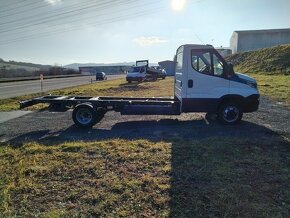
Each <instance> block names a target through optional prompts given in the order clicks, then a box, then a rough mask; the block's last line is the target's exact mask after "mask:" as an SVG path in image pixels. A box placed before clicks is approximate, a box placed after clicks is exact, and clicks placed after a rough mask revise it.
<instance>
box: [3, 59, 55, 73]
mask: <svg viewBox="0 0 290 218" xmlns="http://www.w3.org/2000/svg"><path fill="white" fill-rule="evenodd" d="M3 67H5V68H6V69H25V70H27V71H35V70H48V69H49V68H50V67H51V66H50V65H42V64H33V63H26V62H17V61H5V60H3V59H1V58H0V68H3Z"/></svg>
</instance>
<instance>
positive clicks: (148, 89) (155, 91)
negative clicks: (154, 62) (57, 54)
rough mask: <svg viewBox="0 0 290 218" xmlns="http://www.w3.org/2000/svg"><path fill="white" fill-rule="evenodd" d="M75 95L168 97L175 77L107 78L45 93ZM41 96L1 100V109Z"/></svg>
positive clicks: (36, 107)
mask: <svg viewBox="0 0 290 218" xmlns="http://www.w3.org/2000/svg"><path fill="white" fill-rule="evenodd" d="M47 94H52V95H74V96H128V97H130V96H132V97H140V96H144V97H153V96H156V97H167V96H173V94H174V93H173V77H168V78H166V79H165V80H157V81H155V82H144V83H140V84H138V83H132V84H128V83H127V82H126V81H125V79H116V80H107V81H103V82H98V83H94V84H90V85H81V86H76V87H70V88H65V89H59V90H54V91H51V92H47V93H44V95H47ZM37 96H40V93H36V94H32V95H25V96H19V97H15V98H10V99H4V100H0V111H9V110H17V109H19V101H21V100H26V99H30V98H34V97H37ZM43 108H45V105H36V106H34V107H31V108H29V110H31V109H32V110H37V109H43Z"/></svg>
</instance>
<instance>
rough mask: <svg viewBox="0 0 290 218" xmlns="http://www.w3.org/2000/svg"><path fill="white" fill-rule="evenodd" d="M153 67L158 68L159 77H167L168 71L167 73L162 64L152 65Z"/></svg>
mask: <svg viewBox="0 0 290 218" xmlns="http://www.w3.org/2000/svg"><path fill="white" fill-rule="evenodd" d="M152 68H153V69H155V70H158V72H157V78H162V79H165V78H166V76H167V73H166V70H165V69H162V68H161V67H160V66H155V67H152Z"/></svg>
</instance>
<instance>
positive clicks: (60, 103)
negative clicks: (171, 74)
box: [20, 45, 259, 127]
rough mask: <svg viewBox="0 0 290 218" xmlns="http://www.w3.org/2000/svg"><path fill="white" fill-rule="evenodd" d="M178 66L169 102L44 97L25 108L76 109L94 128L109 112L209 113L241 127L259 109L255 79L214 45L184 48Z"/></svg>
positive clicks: (81, 121) (77, 118) (83, 123)
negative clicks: (244, 118) (236, 67)
mask: <svg viewBox="0 0 290 218" xmlns="http://www.w3.org/2000/svg"><path fill="white" fill-rule="evenodd" d="M176 62H177V64H176V73H175V80H174V81H175V82H174V96H172V97H170V98H154V97H153V98H145V97H139V98H127V97H79V96H42V97H38V98H33V99H30V100H26V101H21V102H20V108H25V107H28V106H31V105H34V104H38V103H50V105H51V108H55V109H56V110H65V109H66V108H68V107H73V108H74V110H73V113H72V118H73V120H74V122H75V124H76V125H77V126H79V127H92V126H93V125H95V124H96V123H97V122H98V121H100V120H101V119H102V117H103V116H104V114H105V113H106V112H107V111H109V110H114V111H117V112H120V113H121V114H123V115H144V114H147V115H149V114H152V115H180V114H181V113H188V112H208V113H215V114H217V117H218V119H219V120H220V121H221V122H222V123H224V124H236V123H238V122H239V121H240V120H241V119H242V116H243V113H248V112H253V111H256V110H257V109H258V106H259V92H258V89H257V83H256V81H255V79H253V78H251V77H249V76H247V75H245V74H240V73H235V72H234V70H233V66H232V65H231V64H228V63H227V62H226V61H225V60H224V59H223V57H222V56H221V55H220V54H219V53H218V52H217V51H216V50H215V49H214V47H213V46H211V45H182V46H180V47H179V48H178V49H177V52H176ZM141 68H142V67H141Z"/></svg>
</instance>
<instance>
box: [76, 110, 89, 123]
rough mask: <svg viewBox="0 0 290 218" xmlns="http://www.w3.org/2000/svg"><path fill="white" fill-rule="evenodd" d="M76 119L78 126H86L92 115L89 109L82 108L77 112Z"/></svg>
mask: <svg viewBox="0 0 290 218" xmlns="http://www.w3.org/2000/svg"><path fill="white" fill-rule="evenodd" d="M76 119H77V121H78V122H79V123H80V124H82V125H87V124H89V123H90V122H91V121H92V119H93V115H92V113H91V111H90V110H89V109H87V108H82V109H80V110H78V112H77V114H76Z"/></svg>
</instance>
